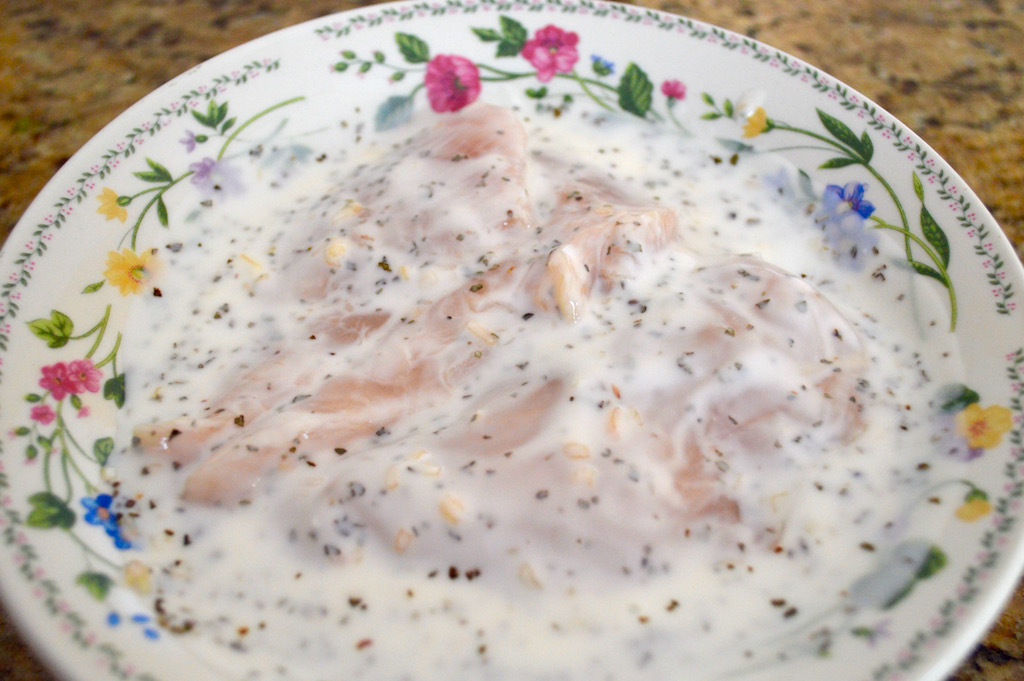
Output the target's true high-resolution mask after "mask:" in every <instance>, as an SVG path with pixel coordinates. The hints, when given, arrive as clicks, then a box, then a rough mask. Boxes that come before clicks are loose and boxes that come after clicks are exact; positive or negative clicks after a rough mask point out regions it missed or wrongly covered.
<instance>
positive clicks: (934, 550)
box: [914, 544, 948, 580]
mask: <svg viewBox="0 0 1024 681" xmlns="http://www.w3.org/2000/svg"><path fill="white" fill-rule="evenodd" d="M947 562H948V560H947V558H946V554H945V553H943V552H942V549H940V548H939V547H938V546H935V545H934V544H933V545H932V547H931V548H930V549H929V550H928V556H927V557H926V558H925V559H924V563H923V564H922V565H921V567H920V569H919V570H918V571H917V574H916V575H914V578H915V579H918V580H921V579H928V578H929V577H933V576H934V575H935V574H937V573H938V572H940V571H941V570H942V568H944V567H946V563H947Z"/></svg>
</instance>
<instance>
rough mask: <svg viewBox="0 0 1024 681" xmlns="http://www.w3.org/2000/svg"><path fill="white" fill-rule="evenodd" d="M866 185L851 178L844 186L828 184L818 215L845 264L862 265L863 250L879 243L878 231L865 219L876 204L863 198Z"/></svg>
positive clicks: (851, 265)
mask: <svg viewBox="0 0 1024 681" xmlns="http://www.w3.org/2000/svg"><path fill="white" fill-rule="evenodd" d="M866 191H867V185H865V184H861V183H859V182H850V183H849V184H847V185H845V186H839V185H837V184H830V185H828V186H827V187H825V193H824V195H823V196H822V201H821V210H819V211H818V213H817V214H816V215H815V220H816V222H817V223H818V224H819V225H820V226H821V229H822V231H823V232H824V236H825V242H826V243H827V244H828V246H829V248H831V249H832V252H833V253H834V254H835V257H836V259H837V260H838V261H839V262H840V263H841V264H843V265H846V266H848V267H852V268H854V269H860V268H861V267H863V265H864V259H863V257H862V256H863V254H864V253H867V252H870V251H871V249H873V248H874V247H875V246H876V245H877V244H878V235H877V234H876V233H875V232H874V231H873V230H870V229H868V227H867V225H866V222H867V219H868V218H869V217H871V215H872V213H874V212H875V207H874V205H873V204H872V203H871V202H870V201H868V200H867V199H865V198H864V193H865V192H866Z"/></svg>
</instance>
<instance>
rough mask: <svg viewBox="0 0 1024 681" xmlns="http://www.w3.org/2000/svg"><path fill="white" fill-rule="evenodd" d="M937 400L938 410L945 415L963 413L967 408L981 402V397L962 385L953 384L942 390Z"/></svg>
mask: <svg viewBox="0 0 1024 681" xmlns="http://www.w3.org/2000/svg"><path fill="white" fill-rule="evenodd" d="M938 398H939V408H940V409H942V411H944V412H946V413H956V412H958V411H963V410H964V409H966V408H967V407H968V406H970V405H972V404H975V403H976V402H979V401H981V396H980V395H979V394H978V393H977V392H975V391H973V390H971V389H970V388H968V387H967V386H966V385H964V384H963V383H955V384H953V385H950V386H947V387H945V388H943V389H942V391H941V392H940V393H939V396H938Z"/></svg>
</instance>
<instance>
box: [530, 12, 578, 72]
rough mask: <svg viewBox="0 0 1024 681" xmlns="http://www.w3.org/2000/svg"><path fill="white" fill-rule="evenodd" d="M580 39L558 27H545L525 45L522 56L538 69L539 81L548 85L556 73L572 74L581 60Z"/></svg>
mask: <svg viewBox="0 0 1024 681" xmlns="http://www.w3.org/2000/svg"><path fill="white" fill-rule="evenodd" d="M579 41H580V37H579V36H578V35H576V34H575V33H572V32H570V31H563V30H562V29H560V28H558V27H557V26H551V25H548V26H545V27H544V28H542V29H540V30H539V31H537V33H536V34H534V36H533V38H532V39H530V40H528V41H526V44H525V45H523V51H522V53H521V54H522V55H523V57H524V58H525V59H526V61H528V62H530V63H531V64H533V67H534V68H535V69H537V80H539V81H540V82H542V83H547V82H548V81H550V80H551V79H552V78H554V77H555V74H556V73H571V72H572V68H573V67H574V66H575V65H576V61H577V60H578V59H579V54H578V53H577V52H576V43H578V42H579Z"/></svg>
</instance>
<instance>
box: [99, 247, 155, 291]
mask: <svg viewBox="0 0 1024 681" xmlns="http://www.w3.org/2000/svg"><path fill="white" fill-rule="evenodd" d="M152 256H153V252H152V251H143V252H142V253H141V254H140V253H136V252H135V251H133V250H131V249H130V248H125V249H123V250H122V251H121V252H120V253H118V252H117V251H110V253H108V254H107V269H106V271H105V272H103V276H104V277H105V278H106V280H107V281H108V282H110V285H111V286H116V287H117V288H118V289H119V290H120V291H121V295H122V296H130V295H132V294H135V293H138V292H139V291H140V290H142V287H143V286H144V285H145V283H146V281H147V280H148V279H149V278H150V277H151V276H152V274H153V265H154V264H155V263H153V262H152V261H153V257H152Z"/></svg>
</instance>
